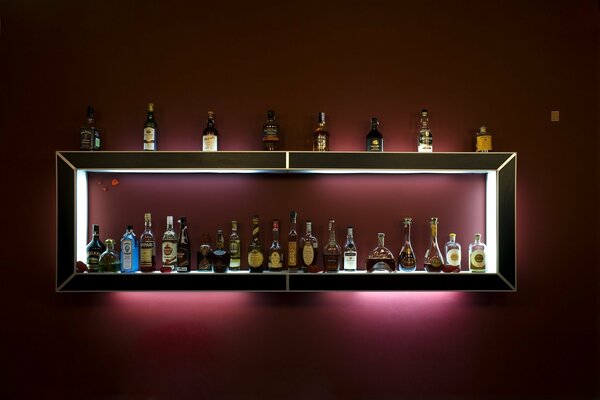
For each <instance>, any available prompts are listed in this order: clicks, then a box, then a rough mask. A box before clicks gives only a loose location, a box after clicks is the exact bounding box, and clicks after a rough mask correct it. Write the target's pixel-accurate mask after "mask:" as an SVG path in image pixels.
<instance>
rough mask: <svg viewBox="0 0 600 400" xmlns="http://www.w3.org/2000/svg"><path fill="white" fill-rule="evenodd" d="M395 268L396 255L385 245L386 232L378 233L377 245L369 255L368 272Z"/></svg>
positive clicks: (393, 269) (389, 270) (391, 270)
mask: <svg viewBox="0 0 600 400" xmlns="http://www.w3.org/2000/svg"><path fill="white" fill-rule="evenodd" d="M395 270H396V261H395V260H394V255H393V254H392V252H391V251H390V250H389V249H388V248H387V247H385V233H378V234H377V247H375V249H374V250H373V251H372V252H371V253H370V254H369V256H368V257H367V272H394V271H395Z"/></svg>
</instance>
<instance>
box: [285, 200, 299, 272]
mask: <svg viewBox="0 0 600 400" xmlns="http://www.w3.org/2000/svg"><path fill="white" fill-rule="evenodd" d="M297 217H298V213H297V212H296V211H291V212H290V232H289V233H288V256H287V267H288V271H289V272H292V273H296V272H298V232H297V231H296V219H297Z"/></svg>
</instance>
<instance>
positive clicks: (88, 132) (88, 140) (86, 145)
mask: <svg viewBox="0 0 600 400" xmlns="http://www.w3.org/2000/svg"><path fill="white" fill-rule="evenodd" d="M79 137H80V143H79V149H80V150H88V151H89V150H100V131H99V130H98V128H96V113H95V112H94V107H92V106H88V108H87V126H86V127H82V128H81V129H80V130H79Z"/></svg>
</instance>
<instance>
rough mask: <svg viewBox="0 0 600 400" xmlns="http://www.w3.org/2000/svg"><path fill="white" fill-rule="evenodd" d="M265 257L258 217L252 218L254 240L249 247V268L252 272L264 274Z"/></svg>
mask: <svg viewBox="0 0 600 400" xmlns="http://www.w3.org/2000/svg"><path fill="white" fill-rule="evenodd" d="M264 261H265V257H264V254H263V246H262V243H261V242H260V236H259V220H258V215H255V216H253V217H252V240H251V241H250V245H249V246H248V266H249V267H250V272H263V264H264Z"/></svg>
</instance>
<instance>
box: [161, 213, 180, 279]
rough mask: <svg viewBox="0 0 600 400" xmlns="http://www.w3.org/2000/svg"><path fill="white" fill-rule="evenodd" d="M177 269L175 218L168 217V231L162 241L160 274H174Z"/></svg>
mask: <svg viewBox="0 0 600 400" xmlns="http://www.w3.org/2000/svg"><path fill="white" fill-rule="evenodd" d="M176 267H177V234H176V233H175V230H174V229H173V216H172V215H169V216H167V229H166V230H165V233H164V234H163V239H162V267H161V268H160V272H173V271H175V269H176Z"/></svg>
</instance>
